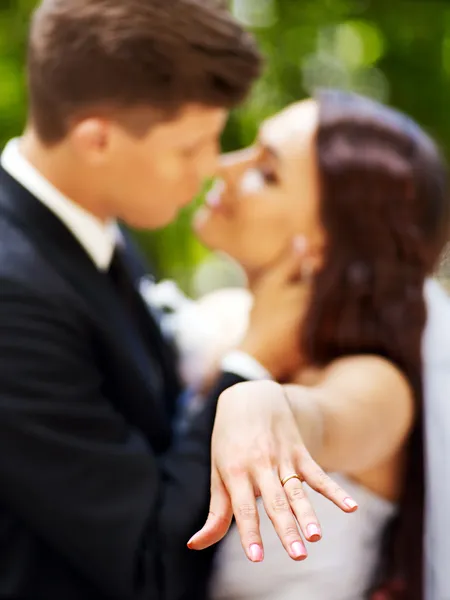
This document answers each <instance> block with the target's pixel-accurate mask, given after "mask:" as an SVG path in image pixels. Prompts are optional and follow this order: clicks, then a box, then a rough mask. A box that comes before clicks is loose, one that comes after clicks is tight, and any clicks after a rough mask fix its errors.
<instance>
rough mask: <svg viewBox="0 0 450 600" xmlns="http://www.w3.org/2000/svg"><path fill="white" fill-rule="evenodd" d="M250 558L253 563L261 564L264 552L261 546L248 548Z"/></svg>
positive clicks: (255, 545) (254, 545)
mask: <svg viewBox="0 0 450 600" xmlns="http://www.w3.org/2000/svg"><path fill="white" fill-rule="evenodd" d="M250 558H251V559H252V561H253V562H261V561H262V560H263V559H264V552H263V549H262V548H261V546H258V544H252V545H251V546H250Z"/></svg>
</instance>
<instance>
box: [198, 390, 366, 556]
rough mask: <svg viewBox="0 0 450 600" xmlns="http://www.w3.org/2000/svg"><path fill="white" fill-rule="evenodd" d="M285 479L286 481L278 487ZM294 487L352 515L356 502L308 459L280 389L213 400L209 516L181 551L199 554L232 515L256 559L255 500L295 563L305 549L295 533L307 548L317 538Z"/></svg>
mask: <svg viewBox="0 0 450 600" xmlns="http://www.w3.org/2000/svg"><path fill="white" fill-rule="evenodd" d="M291 475H296V476H298V478H297V477H293V478H290V476H291ZM286 478H290V479H289V481H287V482H286V483H285V485H284V486H283V485H282V481H283V480H285V479H286ZM302 481H305V482H306V483H308V485H309V486H310V487H311V488H313V489H314V490H316V491H317V492H319V493H321V494H322V495H323V496H325V497H326V498H328V499H329V500H331V501H332V502H334V503H335V504H336V506H337V507H338V508H340V509H341V510H343V511H344V512H347V513H350V512H354V511H355V510H356V509H357V504H356V502H355V501H354V500H353V499H352V498H350V497H349V496H348V494H347V493H346V492H345V491H344V490H343V489H342V488H341V487H340V486H339V485H338V484H337V483H335V482H334V481H333V480H332V479H331V478H330V477H329V476H328V475H327V474H326V473H324V471H323V470H322V469H321V468H320V467H319V465H318V464H317V463H316V462H315V461H314V460H313V459H312V457H311V455H310V453H309V452H308V450H307V448H306V447H305V445H304V443H303V440H302V438H301V436H300V433H299V430H298V428H297V426H296V423H295V418H294V415H293V413H292V411H291V407H290V404H289V401H288V399H287V397H286V395H285V392H284V390H283V387H282V386H280V385H278V384H277V383H273V382H269V381H259V382H248V383H242V384H239V385H237V386H234V387H232V388H230V389H228V390H227V391H225V392H224V393H223V394H222V395H221V397H220V399H219V403H218V408H217V416H216V423H215V427H214V433H213V439H212V473H211V503H210V512H209V516H208V519H207V521H206V523H205V525H204V527H203V528H202V529H201V531H199V532H198V533H197V534H196V535H194V536H193V538H192V539H191V540H190V541H189V543H188V546H189V547H190V548H191V549H193V550H202V549H204V548H207V547H209V546H211V545H213V544H215V543H217V542H219V541H220V540H221V539H222V538H223V537H224V536H225V534H226V533H227V531H228V529H229V527H230V525H231V522H232V518H233V514H234V516H235V519H236V524H237V527H238V529H239V533H240V537H241V542H242V546H243V548H244V552H245V553H246V555H247V557H248V558H249V560H251V561H253V562H260V561H262V560H263V558H264V546H263V540H262V538H261V533H260V529H259V518H258V509H257V505H256V499H257V498H258V497H259V496H261V497H262V500H263V503H264V508H265V510H266V512H267V514H268V516H269V517H270V519H271V521H272V523H273V526H274V528H275V530H276V532H277V534H278V536H279V538H280V540H281V542H282V544H283V546H284V548H285V550H286V552H287V553H288V554H289V556H290V557H291V558H292V559H294V560H303V559H304V558H306V556H307V551H306V548H305V545H304V543H303V540H302V536H301V533H302V534H303V536H304V537H305V538H306V539H307V540H308V541H310V542H315V541H318V540H319V539H320V538H321V535H322V534H321V529H320V524H319V522H318V519H317V517H316V515H315V512H314V509H313V508H312V506H311V504H310V502H309V500H308V498H307V496H306V493H305V491H304V489H303V486H302ZM299 528H300V530H299ZM300 532H301V533H300Z"/></svg>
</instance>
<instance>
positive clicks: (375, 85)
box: [0, 0, 450, 287]
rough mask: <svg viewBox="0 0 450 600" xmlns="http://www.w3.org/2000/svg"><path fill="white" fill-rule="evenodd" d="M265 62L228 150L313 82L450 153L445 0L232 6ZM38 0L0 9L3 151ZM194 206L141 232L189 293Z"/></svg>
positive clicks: (20, 121)
mask: <svg viewBox="0 0 450 600" xmlns="http://www.w3.org/2000/svg"><path fill="white" fill-rule="evenodd" d="M231 4H232V10H233V11H234V13H235V14H236V16H237V17H238V18H239V19H240V20H241V21H242V22H243V23H245V24H246V25H247V26H248V27H249V28H250V29H252V30H253V31H254V33H255V35H256V36H257V38H258V40H259V42H260V44H261V48H262V50H263V52H264V54H265V56H266V59H267V65H266V70H265V74H264V76H263V78H262V79H261V80H260V81H259V82H258V84H257V85H256V86H255V88H254V91H253V94H252V96H251V98H250V99H249V100H248V102H247V103H246V105H245V106H243V107H242V108H240V109H239V110H237V111H235V112H234V113H233V114H232V115H231V118H230V121H229V124H228V126H227V129H226V131H225V133H224V136H223V147H224V149H225V150H228V149H233V148H236V147H239V146H241V145H243V144H248V143H251V141H252V140H253V138H254V136H255V133H256V130H257V124H258V122H260V121H261V120H262V119H264V118H266V117H267V116H268V115H270V114H271V113H273V112H275V111H277V110H278V109H280V108H282V107H283V106H285V105H286V104H288V103H289V102H292V101H295V100H298V99H301V98H303V97H306V96H308V95H310V94H311V93H313V91H314V89H315V87H317V86H323V85H327V86H336V87H341V88H347V89H354V90H356V91H359V92H362V93H366V94H368V95H371V96H373V97H375V98H378V99H381V100H383V101H386V102H388V103H390V104H392V105H394V106H396V107H398V108H400V109H402V110H404V111H406V112H408V113H410V114H411V115H412V116H413V117H414V118H416V119H417V120H418V121H419V122H420V123H421V124H422V125H424V126H425V127H426V128H427V129H428V130H429V132H430V133H431V134H432V135H433V136H435V137H436V138H437V139H438V140H439V142H440V143H441V145H442V148H443V149H444V152H445V153H446V154H447V156H450V119H449V118H448V111H449V107H450V3H448V2H447V1H445V0H440V1H436V0H396V1H395V2H394V1H393V0H372V1H370V0H301V1H300V0H232V2H231ZM35 5H36V1H35V0H1V4H0V146H2V145H3V143H4V142H6V141H7V140H8V139H9V138H10V137H12V136H14V135H17V134H18V133H20V131H21V130H22V128H23V125H24V118H25V103H26V93H25V76H24V59H25V53H26V34H27V27H28V22H29V17H30V12H31V11H32V9H33V7H34V6H35ZM192 211H193V208H190V209H189V210H187V211H186V212H185V213H184V214H183V215H181V217H180V219H179V220H178V222H177V223H175V224H174V225H172V226H170V227H168V228H167V229H166V230H164V231H162V232H157V233H153V234H140V235H139V238H140V240H141V242H142V243H143V245H144V247H145V248H146V250H147V252H148V254H149V256H150V257H151V261H152V263H153V264H154V266H155V268H156V270H157V272H158V273H159V274H160V275H162V276H170V277H175V278H176V279H178V281H180V282H181V283H182V285H183V286H184V287H189V281H190V279H191V276H192V273H193V270H194V269H195V266H196V265H197V264H198V263H199V262H200V261H201V260H202V259H203V258H204V257H205V255H206V252H205V250H204V249H203V248H201V247H200V245H199V244H198V243H197V242H196V241H195V240H194V238H193V236H192V233H191V231H190V221H191V215H192Z"/></svg>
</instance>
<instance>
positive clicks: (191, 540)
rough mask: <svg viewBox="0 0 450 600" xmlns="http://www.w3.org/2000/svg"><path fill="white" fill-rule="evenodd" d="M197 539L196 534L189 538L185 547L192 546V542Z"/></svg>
mask: <svg viewBox="0 0 450 600" xmlns="http://www.w3.org/2000/svg"><path fill="white" fill-rule="evenodd" d="M196 537H197V534H195V535H193V536H192V537H191V539H190V540H189V541H188V543H187V547H188V548H190V547H191V546H192V542H193V541H194V539H195V538H196Z"/></svg>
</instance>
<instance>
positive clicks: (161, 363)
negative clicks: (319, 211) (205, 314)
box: [108, 246, 179, 412]
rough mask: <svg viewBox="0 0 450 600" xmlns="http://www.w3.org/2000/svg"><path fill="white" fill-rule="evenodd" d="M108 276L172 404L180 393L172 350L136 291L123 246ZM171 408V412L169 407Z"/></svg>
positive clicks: (112, 263) (116, 252)
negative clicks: (153, 359) (149, 354)
mask: <svg viewBox="0 0 450 600" xmlns="http://www.w3.org/2000/svg"><path fill="white" fill-rule="evenodd" d="M108 275H109V277H110V279H111V281H112V283H113V285H114V287H115V289H116V291H117V294H118V296H119V298H120V301H121V304H122V305H123V307H124V309H125V310H126V312H127V313H128V315H129V317H130V318H131V320H132V322H133V323H134V325H135V327H136V329H137V333H138V334H139V335H140V337H141V339H143V341H144V342H145V343H146V346H147V348H148V349H149V351H150V353H151V355H152V356H153V357H154V358H155V359H156V361H157V363H158V365H157V366H158V369H157V370H158V371H159V373H158V375H159V376H161V378H162V380H163V381H164V388H165V390H166V394H167V395H168V398H167V401H168V404H169V405H171V404H172V402H173V401H174V399H173V398H172V396H175V395H176V394H177V393H178V391H179V389H178V385H179V384H178V377H177V374H176V372H175V368H176V367H175V360H174V355H173V351H172V349H171V348H170V347H169V344H168V343H167V342H166V341H165V340H164V338H163V336H162V333H161V330H160V327H159V325H158V323H157V322H156V320H155V318H154V316H153V315H152V313H151V311H150V308H149V307H148V306H147V304H146V302H145V301H144V299H143V298H142V296H141V294H140V293H139V292H138V290H137V287H136V285H135V283H134V281H133V276H132V273H131V269H130V268H129V266H128V263H127V257H126V254H125V250H124V249H123V248H122V247H121V246H117V247H116V249H115V251H114V254H113V258H112V261H111V265H110V268H109V271H108ZM155 366H156V365H155ZM168 408H169V412H170V411H171V408H170V406H168Z"/></svg>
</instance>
